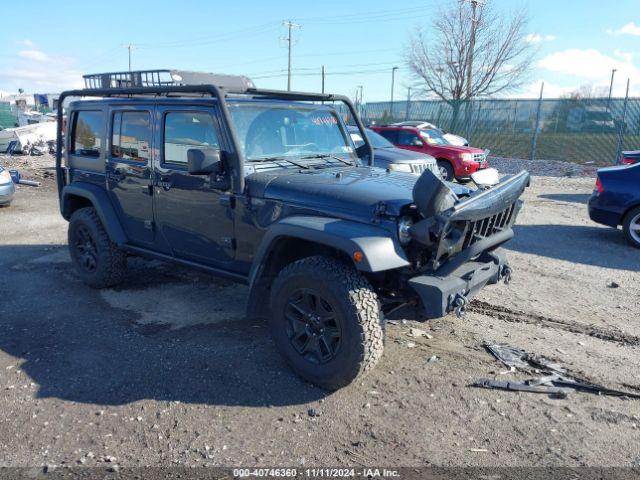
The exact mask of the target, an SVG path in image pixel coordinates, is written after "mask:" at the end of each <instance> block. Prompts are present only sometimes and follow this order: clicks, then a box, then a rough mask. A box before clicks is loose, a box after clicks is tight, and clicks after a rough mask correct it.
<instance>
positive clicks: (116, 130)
mask: <svg viewBox="0 0 640 480" xmlns="http://www.w3.org/2000/svg"><path fill="white" fill-rule="evenodd" d="M152 111H153V110H152V109H151V108H145V107H142V108H140V107H133V106H132V107H123V109H122V110H120V109H117V110H116V109H114V110H111V112H110V119H111V122H110V124H111V131H110V134H111V142H110V148H109V151H108V155H107V165H106V177H107V185H108V191H109V195H110V196H111V200H112V202H113V204H114V206H115V208H116V212H117V214H118V216H119V218H120V221H121V223H122V226H123V228H124V229H125V232H126V234H127V238H128V239H129V242H130V243H132V244H135V245H141V246H151V245H152V244H153V242H154V231H153V200H152V198H151V195H152V188H153V187H152V184H151V172H152V166H151V149H150V146H151V141H152V137H153V122H152V120H151V118H152V117H151V113H152Z"/></svg>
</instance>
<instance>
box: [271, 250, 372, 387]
mask: <svg viewBox="0 0 640 480" xmlns="http://www.w3.org/2000/svg"><path fill="white" fill-rule="evenodd" d="M271 311H272V317H271V330H272V334H273V337H274V340H275V342H276V345H277V346H278V349H279V350H280V352H281V353H282V355H283V356H284V358H285V359H286V360H287V362H288V363H289V365H290V366H291V367H292V369H293V370H294V371H295V372H296V373H298V374H299V375H300V376H301V377H302V378H304V379H305V380H308V381H310V382H312V383H314V384H316V385H318V386H320V387H322V388H326V389H329V390H336V389H338V388H342V387H344V386H346V385H348V384H349V383H351V382H352V381H354V380H355V379H356V378H357V377H359V376H363V375H365V374H366V373H367V372H369V371H370V370H371V369H372V368H373V367H374V366H375V364H376V363H377V362H378V360H379V359H380V357H381V356H382V351H383V329H382V315H381V312H380V307H379V303H378V299H377V296H376V294H375V293H374V291H373V289H372V288H371V285H370V284H369V282H367V280H366V279H365V278H364V277H363V276H362V275H361V274H360V273H358V272H357V271H356V270H355V269H353V268H352V267H351V266H349V265H346V264H344V263H342V262H340V261H338V260H335V259H332V258H328V257H308V258H304V259H302V260H298V261H297V262H294V263H292V264H290V265H288V266H287V267H285V268H284V269H283V270H282V272H280V274H279V275H278V277H277V278H276V280H275V282H274V284H273V288H272V291H271Z"/></svg>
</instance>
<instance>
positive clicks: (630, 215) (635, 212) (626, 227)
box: [622, 207, 640, 248]
mask: <svg viewBox="0 0 640 480" xmlns="http://www.w3.org/2000/svg"><path fill="white" fill-rule="evenodd" d="M639 215H640V207H636V208H633V209H631V210H630V211H629V212H627V214H626V215H625V216H624V220H623V221H622V231H623V232H624V236H625V238H626V239H627V242H629V244H631V245H632V246H634V247H636V248H640V242H639V241H638V239H637V238H634V237H633V235H632V234H631V222H632V221H634V220H635V221H636V222H637V221H638V218H637V217H638V216H639Z"/></svg>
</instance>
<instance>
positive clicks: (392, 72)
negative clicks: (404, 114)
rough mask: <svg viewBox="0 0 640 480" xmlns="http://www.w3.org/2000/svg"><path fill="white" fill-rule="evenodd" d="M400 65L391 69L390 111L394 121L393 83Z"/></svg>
mask: <svg viewBox="0 0 640 480" xmlns="http://www.w3.org/2000/svg"><path fill="white" fill-rule="evenodd" d="M398 68H399V67H393V68H392V69H391V109H390V110H391V111H390V112H389V114H390V117H391V120H392V121H393V84H394V83H395V81H396V70H398Z"/></svg>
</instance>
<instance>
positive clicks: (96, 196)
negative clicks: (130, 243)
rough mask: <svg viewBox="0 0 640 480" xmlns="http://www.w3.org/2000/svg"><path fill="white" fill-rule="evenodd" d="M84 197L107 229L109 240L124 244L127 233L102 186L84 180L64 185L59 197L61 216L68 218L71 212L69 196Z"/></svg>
mask: <svg viewBox="0 0 640 480" xmlns="http://www.w3.org/2000/svg"><path fill="white" fill-rule="evenodd" d="M74 196H76V197H81V198H86V199H87V200H88V201H89V202H91V204H92V205H93V208H95V210H96V213H97V214H98V217H100V221H101V222H102V225H103V226H104V229H105V230H106V231H107V234H108V235H109V238H110V239H111V241H112V242H113V243H115V244H117V245H124V244H125V243H127V235H126V234H125V232H124V229H123V228H122V225H121V224H120V221H119V220H118V216H117V215H116V212H115V210H114V208H113V205H112V204H111V200H110V199H109V196H108V195H107V192H105V191H104V189H103V188H100V187H99V186H97V185H93V184H91V183H85V182H75V183H73V184H71V185H66V186H65V187H64V188H63V189H62V195H61V199H60V210H61V213H62V216H63V217H64V218H65V219H67V220H69V218H71V214H72V212H71V211H70V206H71V203H72V202H71V198H72V197H74Z"/></svg>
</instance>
